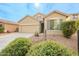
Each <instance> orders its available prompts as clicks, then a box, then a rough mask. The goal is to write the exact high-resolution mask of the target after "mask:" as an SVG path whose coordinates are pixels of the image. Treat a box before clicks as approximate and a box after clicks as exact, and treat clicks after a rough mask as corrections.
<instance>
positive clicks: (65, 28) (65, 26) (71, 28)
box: [61, 21, 76, 38]
mask: <svg viewBox="0 0 79 59" xmlns="http://www.w3.org/2000/svg"><path fill="white" fill-rule="evenodd" d="M61 30H62V32H63V34H64V36H65V37H66V38H70V37H71V35H72V34H74V33H75V32H76V26H75V21H66V22H62V24H61Z"/></svg>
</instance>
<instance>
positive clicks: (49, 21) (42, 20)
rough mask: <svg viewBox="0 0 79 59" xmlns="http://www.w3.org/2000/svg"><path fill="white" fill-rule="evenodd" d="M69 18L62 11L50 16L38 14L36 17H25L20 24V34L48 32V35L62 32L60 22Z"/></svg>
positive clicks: (54, 12) (52, 13)
mask: <svg viewBox="0 0 79 59" xmlns="http://www.w3.org/2000/svg"><path fill="white" fill-rule="evenodd" d="M67 18H68V15H67V14H65V13H63V12H60V11H53V12H51V13H49V14H48V15H44V14H41V13H37V14H35V15H34V16H25V17H24V18H23V19H21V20H20V21H19V22H18V24H19V32H26V33H35V32H38V33H43V32H44V30H46V31H47V33H53V32H54V31H59V30H60V25H59V24H60V22H62V21H65V20H66V19H67ZM51 25H53V26H51Z"/></svg>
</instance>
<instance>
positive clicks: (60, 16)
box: [44, 13, 67, 34]
mask: <svg viewBox="0 0 79 59" xmlns="http://www.w3.org/2000/svg"><path fill="white" fill-rule="evenodd" d="M66 18H67V17H66V16H63V15H61V14H58V13H52V14H50V15H48V16H47V17H46V18H45V22H44V24H45V30H46V31H47V33H48V34H53V33H54V34H56V33H57V34H62V32H61V31H59V30H48V29H47V21H48V20H53V19H56V20H58V19H62V20H63V21H66Z"/></svg>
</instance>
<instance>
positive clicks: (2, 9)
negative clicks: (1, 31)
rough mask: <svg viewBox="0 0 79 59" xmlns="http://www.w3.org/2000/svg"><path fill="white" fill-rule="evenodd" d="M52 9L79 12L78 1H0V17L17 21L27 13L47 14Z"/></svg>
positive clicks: (31, 14) (30, 14)
mask: <svg viewBox="0 0 79 59" xmlns="http://www.w3.org/2000/svg"><path fill="white" fill-rule="evenodd" d="M54 10H59V11H62V12H64V13H79V3H0V19H5V20H10V21H13V22H17V21H19V20H20V19H22V18H23V17H25V16H27V15H29V16H33V15H35V14H36V13H43V14H48V13H50V12H52V11H54Z"/></svg>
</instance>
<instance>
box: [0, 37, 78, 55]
mask: <svg viewBox="0 0 79 59" xmlns="http://www.w3.org/2000/svg"><path fill="white" fill-rule="evenodd" d="M0 55H2V56H25V55H26V56H27V55H30V56H72V55H77V54H76V53H75V52H73V51H71V50H69V49H68V48H66V47H64V46H62V45H60V44H59V43H57V42H54V41H52V40H46V41H40V42H36V43H34V42H33V43H32V41H31V39H27V38H17V39H16V40H14V41H13V42H11V43H10V44H9V45H8V46H7V47H6V48H5V49H3V50H2V51H1V53H0Z"/></svg>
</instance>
